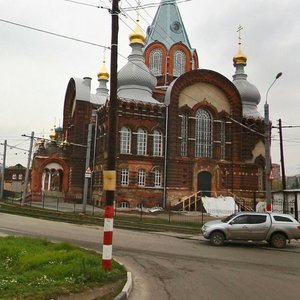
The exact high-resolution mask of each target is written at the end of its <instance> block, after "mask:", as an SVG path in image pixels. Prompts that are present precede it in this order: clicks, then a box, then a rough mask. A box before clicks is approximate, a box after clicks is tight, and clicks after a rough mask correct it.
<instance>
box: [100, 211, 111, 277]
mask: <svg viewBox="0 0 300 300" xmlns="http://www.w3.org/2000/svg"><path fill="white" fill-rule="evenodd" d="M113 227H114V207H113V206H112V205H107V206H106V207H105V212H104V229H103V251H102V267H103V269H104V270H105V271H111V269H112V241H113Z"/></svg>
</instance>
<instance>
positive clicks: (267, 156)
mask: <svg viewBox="0 0 300 300" xmlns="http://www.w3.org/2000/svg"><path fill="white" fill-rule="evenodd" d="M281 76H282V73H281V72H280V73H278V74H277V75H276V77H275V79H274V80H273V82H272V83H271V85H270V86H269V88H268V90H267V93H266V99H265V105H264V123H265V161H266V162H265V164H266V166H265V186H266V206H267V211H272V199H271V198H272V197H271V196H272V193H271V181H270V173H271V154H270V143H271V138H270V134H271V126H270V118H269V103H268V94H269V91H270V89H271V87H272V86H273V85H274V83H275V82H276V80H277V79H278V78H279V77H281Z"/></svg>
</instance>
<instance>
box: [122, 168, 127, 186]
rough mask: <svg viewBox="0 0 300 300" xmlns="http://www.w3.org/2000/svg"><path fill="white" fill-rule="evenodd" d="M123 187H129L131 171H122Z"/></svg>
mask: <svg viewBox="0 0 300 300" xmlns="http://www.w3.org/2000/svg"><path fill="white" fill-rule="evenodd" d="M121 185H122V186H127V185H129V171H128V169H122V170H121Z"/></svg>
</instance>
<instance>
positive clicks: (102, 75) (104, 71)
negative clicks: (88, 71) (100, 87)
mask: <svg viewBox="0 0 300 300" xmlns="http://www.w3.org/2000/svg"><path fill="white" fill-rule="evenodd" d="M97 75H98V81H100V80H108V79H109V74H108V71H107V68H106V66H105V62H103V65H102V67H101V69H100V71H99V73H98V74H97Z"/></svg>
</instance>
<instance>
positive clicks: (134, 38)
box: [129, 20, 146, 44]
mask: <svg viewBox="0 0 300 300" xmlns="http://www.w3.org/2000/svg"><path fill="white" fill-rule="evenodd" d="M145 39H146V36H145V35H144V32H143V31H142V28H141V26H140V24H139V20H137V21H136V26H135V29H134V30H133V32H132V33H131V34H130V35H129V40H130V43H139V44H144V42H145Z"/></svg>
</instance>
